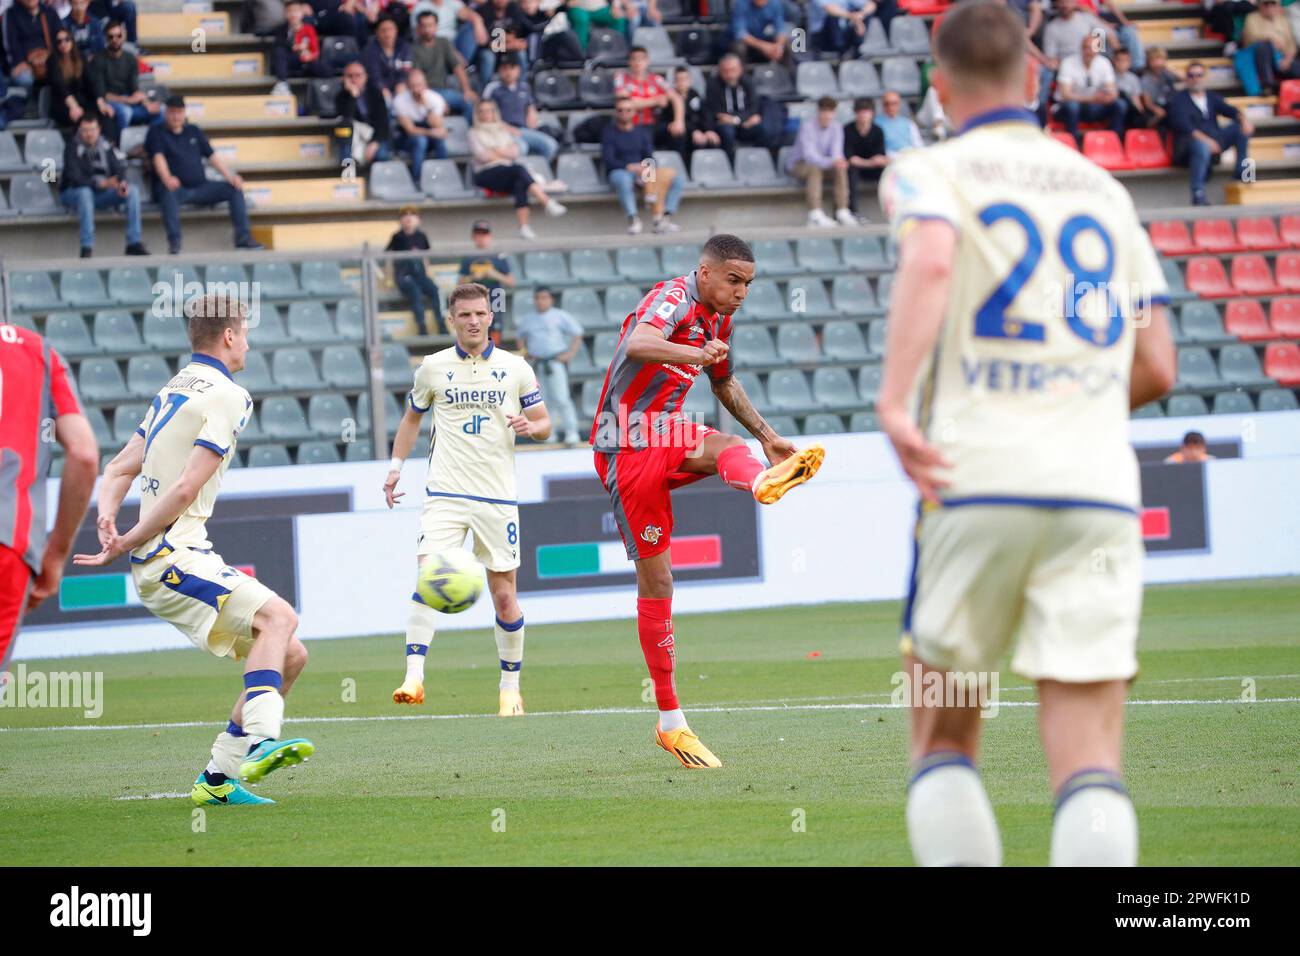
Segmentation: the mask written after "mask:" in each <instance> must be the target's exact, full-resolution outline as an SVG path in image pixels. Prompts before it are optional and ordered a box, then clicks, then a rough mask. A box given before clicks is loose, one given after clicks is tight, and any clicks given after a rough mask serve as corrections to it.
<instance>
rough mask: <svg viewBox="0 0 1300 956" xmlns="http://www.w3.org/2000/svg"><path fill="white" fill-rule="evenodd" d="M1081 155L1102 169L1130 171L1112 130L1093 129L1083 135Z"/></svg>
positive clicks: (1126, 159) (1120, 145)
mask: <svg viewBox="0 0 1300 956" xmlns="http://www.w3.org/2000/svg"><path fill="white" fill-rule="evenodd" d="M1083 155H1085V156H1087V157H1088V158H1089V159H1091V160H1092V161H1093V162H1094V163H1096V164H1097V165H1098V166H1100V167H1101V168H1102V169H1132V168H1133V164H1132V163H1131V162H1129V159H1128V157H1127V156H1125V155H1124V147H1123V145H1122V144H1121V143H1120V141H1119V137H1118V136H1116V135H1115V132H1114V130H1109V129H1095V130H1089V131H1088V132H1086V133H1084V134H1083Z"/></svg>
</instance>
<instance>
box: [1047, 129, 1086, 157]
mask: <svg viewBox="0 0 1300 956" xmlns="http://www.w3.org/2000/svg"><path fill="white" fill-rule="evenodd" d="M1047 135H1048V136H1050V137H1052V139H1054V140H1056V141H1057V142H1058V143H1060V144H1061V145H1062V146H1065V147H1067V148H1068V149H1071V150H1073V151H1074V152H1076V153H1077V152H1078V151H1079V143H1078V140H1076V139H1075V138H1074V134H1073V133H1070V132H1067V131H1066V130H1063V129H1056V130H1048V133H1047Z"/></svg>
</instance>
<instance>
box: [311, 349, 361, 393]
mask: <svg viewBox="0 0 1300 956" xmlns="http://www.w3.org/2000/svg"><path fill="white" fill-rule="evenodd" d="M320 371H321V378H322V379H324V380H325V383H326V384H327V385H331V386H333V387H334V388H343V389H362V388H365V387H366V385H367V384H368V382H369V379H370V376H369V373H368V372H367V371H366V362H365V359H363V358H362V357H361V352H360V351H359V350H358V349H357V348H356V346H353V345H329V346H326V347H325V349H324V350H323V351H322V352H321V356H320Z"/></svg>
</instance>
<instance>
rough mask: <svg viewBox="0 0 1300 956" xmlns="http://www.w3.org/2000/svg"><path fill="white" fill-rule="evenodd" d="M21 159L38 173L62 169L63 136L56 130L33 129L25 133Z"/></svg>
mask: <svg viewBox="0 0 1300 956" xmlns="http://www.w3.org/2000/svg"><path fill="white" fill-rule="evenodd" d="M23 158H24V159H25V160H27V165H28V166H30V167H31V168H32V169H34V170H36V171H37V172H38V173H43V171H44V170H46V169H53V170H62V169H63V136H62V134H60V133H59V131H58V130H56V129H33V130H28V131H27V139H26V141H25V142H24V143H23Z"/></svg>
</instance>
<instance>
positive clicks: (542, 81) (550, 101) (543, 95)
mask: <svg viewBox="0 0 1300 956" xmlns="http://www.w3.org/2000/svg"><path fill="white" fill-rule="evenodd" d="M532 82H533V95H534V96H536V97H537V104H538V105H539V106H541V107H542V108H543V109H548V110H567V109H571V108H574V107H576V106H578V105H579V104H580V103H581V100H579V99H578V91H577V89H576V88H575V87H574V85H573V81H572V80H571V79H569V78H568V77H567V76H565V75H564V74H563V73H561V72H560V71H559V70H541V71H539V72H538V73H537V74H536V75H535V76H534V77H533V81H532Z"/></svg>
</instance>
